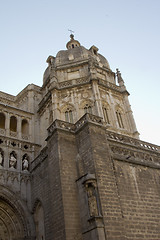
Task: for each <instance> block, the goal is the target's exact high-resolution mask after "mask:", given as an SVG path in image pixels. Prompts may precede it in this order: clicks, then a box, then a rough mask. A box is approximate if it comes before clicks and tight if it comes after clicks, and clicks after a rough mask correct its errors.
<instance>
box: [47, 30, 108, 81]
mask: <svg viewBox="0 0 160 240" xmlns="http://www.w3.org/2000/svg"><path fill="white" fill-rule="evenodd" d="M70 37H71V40H70V41H69V42H68V43H67V44H66V47H67V50H61V51H59V52H58V53H57V55H56V57H53V56H49V57H48V59H47V63H48V64H49V66H48V68H47V69H46V70H45V72H44V77H43V83H45V82H46V81H47V79H48V78H49V76H50V71H51V65H54V67H55V68H56V67H61V66H67V65H72V64H73V65H74V64H78V63H83V62H88V61H89V60H93V61H94V62H95V63H96V64H97V65H99V67H102V68H106V69H110V66H109V63H108V61H107V59H106V58H105V57H104V56H102V55H101V54H99V53H98V48H97V47H95V46H92V47H91V48H90V49H89V50H88V49H86V48H85V47H83V46H81V44H80V43H79V41H77V40H75V39H74V36H73V35H72V34H71V36H70Z"/></svg>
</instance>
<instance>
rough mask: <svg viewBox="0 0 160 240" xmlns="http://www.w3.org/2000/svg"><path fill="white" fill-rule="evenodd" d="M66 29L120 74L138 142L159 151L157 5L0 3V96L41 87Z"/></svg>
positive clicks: (145, 1) (122, 0)
mask: <svg viewBox="0 0 160 240" xmlns="http://www.w3.org/2000/svg"><path fill="white" fill-rule="evenodd" d="M68 29H73V30H74V31H75V39H78V40H79V41H80V43H81V45H83V46H84V47H86V48H90V47H91V46H92V45H95V46H97V47H98V48H99V53H101V54H102V55H104V56H105V57H106V58H107V59H108V61H109V63H110V66H111V69H112V70H113V71H115V69H116V68H119V69H120V71H121V73H122V77H123V78H124V81H125V84H126V86H127V90H128V91H129V92H130V94H131V95H130V97H129V100H130V103H131V106H132V110H133V114H134V117H135V120H136V124H137V128H138V131H139V132H140V134H141V135H140V137H141V139H142V140H145V141H148V142H151V143H155V144H157V145H160V108H159V104H160V76H159V70H160V58H159V56H160V46H159V44H160V0H134V1H133V0H132V1H131V0H110V1H108V0H99V1H95V0H81V1H75V0H74V1H73V0H69V1H64V0H63V1H62V0H59V1H54V0H27V1H25V0H14V1H13V0H1V1H0V30H1V38H0V66H1V68H0V76H1V78H0V86H1V87H0V90H1V91H4V92H7V93H10V94H13V95H16V94H17V93H18V92H20V91H21V90H22V89H23V88H24V87H25V86H26V85H28V84H29V83H34V84H37V85H39V86H41V85H42V77H43V72H44V70H45V68H46V67H47V64H46V59H47V57H48V56H49V55H53V56H55V55H56V53H57V52H58V51H59V50H61V49H65V45H66V43H67V41H68V40H69V32H68Z"/></svg>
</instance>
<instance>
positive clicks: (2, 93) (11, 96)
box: [0, 91, 16, 102]
mask: <svg viewBox="0 0 160 240" xmlns="http://www.w3.org/2000/svg"><path fill="white" fill-rule="evenodd" d="M0 97H1V98H4V99H6V100H10V101H13V102H14V101H15V98H16V97H15V96H13V95H11V94H8V93H4V92H1V91H0Z"/></svg>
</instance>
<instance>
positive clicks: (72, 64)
mask: <svg viewBox="0 0 160 240" xmlns="http://www.w3.org/2000/svg"><path fill="white" fill-rule="evenodd" d="M88 62H89V60H88V59H87V60H86V59H85V60H81V61H79V60H78V61H76V62H75V61H74V62H73V61H71V62H70V63H69V64H68V63H66V64H65V63H63V64H58V65H57V66H56V67H55V70H56V71H57V70H61V69H66V68H70V67H71V68H73V67H78V66H81V65H84V64H87V63H88Z"/></svg>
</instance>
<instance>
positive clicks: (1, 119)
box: [0, 113, 6, 129]
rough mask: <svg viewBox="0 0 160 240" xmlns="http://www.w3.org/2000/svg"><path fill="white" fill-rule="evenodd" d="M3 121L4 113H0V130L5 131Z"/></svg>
mask: <svg viewBox="0 0 160 240" xmlns="http://www.w3.org/2000/svg"><path fill="white" fill-rule="evenodd" d="M5 119H6V118H5V115H4V113H0V128H3V129H5Z"/></svg>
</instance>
